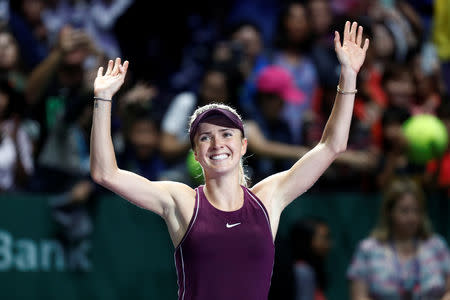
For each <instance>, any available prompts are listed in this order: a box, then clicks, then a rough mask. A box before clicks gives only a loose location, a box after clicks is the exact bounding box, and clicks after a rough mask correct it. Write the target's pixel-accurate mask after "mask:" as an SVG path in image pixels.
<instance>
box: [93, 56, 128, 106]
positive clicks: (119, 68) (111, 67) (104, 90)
mask: <svg viewBox="0 0 450 300" xmlns="http://www.w3.org/2000/svg"><path fill="white" fill-rule="evenodd" d="M127 69H128V61H125V62H124V64H123V65H122V64H121V61H120V58H116V60H115V61H114V62H113V61H112V60H110V61H109V62H108V68H107V69H106V72H105V74H104V75H103V67H100V68H99V69H98V72H97V77H96V78H95V81H94V94H95V95H97V96H101V97H108V98H111V97H112V96H113V95H114V94H115V93H116V92H117V91H118V90H119V88H120V86H121V85H122V84H123V82H124V79H125V75H126V74H127Z"/></svg>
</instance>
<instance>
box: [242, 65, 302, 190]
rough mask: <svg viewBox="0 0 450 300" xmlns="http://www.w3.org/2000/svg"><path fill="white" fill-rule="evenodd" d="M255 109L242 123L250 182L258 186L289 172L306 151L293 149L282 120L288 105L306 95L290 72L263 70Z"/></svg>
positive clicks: (286, 127) (271, 67)
mask: <svg viewBox="0 0 450 300" xmlns="http://www.w3.org/2000/svg"><path fill="white" fill-rule="evenodd" d="M256 84H257V90H258V92H257V94H256V103H255V104H256V108H255V110H254V113H253V114H252V115H251V116H250V118H249V119H248V120H246V122H245V126H246V131H247V136H248V137H249V139H248V140H249V142H248V148H249V151H251V152H252V153H254V154H255V156H252V155H249V156H248V159H247V162H248V165H249V167H250V168H249V169H250V170H251V171H250V172H251V173H252V178H254V180H255V182H259V181H260V180H261V179H262V178H265V177H267V176H268V175H270V174H273V173H277V172H281V171H284V170H287V169H289V167H290V166H292V164H293V163H294V162H295V161H296V160H298V158H299V157H302V156H303V155H304V154H305V153H306V152H307V151H308V150H309V149H308V148H306V147H302V146H295V143H294V138H293V134H292V132H291V131H290V130H289V126H288V125H287V123H286V121H284V120H283V119H282V111H283V108H284V107H285V105H287V104H288V103H300V102H302V101H304V100H305V95H304V93H302V92H301V91H300V90H299V89H298V88H297V87H296V86H295V84H294V80H293V78H292V76H291V74H290V73H289V72H287V71H286V70H285V69H283V68H281V67H279V66H268V67H266V68H264V69H263V70H262V71H261V72H260V74H259V76H258V78H257V80H256Z"/></svg>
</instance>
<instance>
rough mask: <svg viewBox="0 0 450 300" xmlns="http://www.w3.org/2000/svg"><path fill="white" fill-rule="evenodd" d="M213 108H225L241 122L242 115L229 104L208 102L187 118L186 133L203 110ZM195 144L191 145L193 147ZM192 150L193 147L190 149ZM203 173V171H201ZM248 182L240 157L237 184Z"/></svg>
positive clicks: (247, 184)
mask: <svg viewBox="0 0 450 300" xmlns="http://www.w3.org/2000/svg"><path fill="white" fill-rule="evenodd" d="M214 108H221V109H225V110H227V111H230V112H232V113H233V114H234V115H236V116H237V117H238V118H239V120H240V121H241V122H242V117H241V116H240V115H239V114H238V112H237V111H236V110H235V109H234V108H232V107H231V106H228V105H226V104H223V103H210V104H206V105H204V106H200V107H198V108H197V109H196V110H195V111H194V113H193V114H192V115H191V117H190V119H189V126H188V133H190V132H191V126H192V123H193V122H194V121H195V119H196V118H197V117H198V116H199V115H200V114H201V113H203V112H205V111H207V110H210V109H214ZM242 138H245V136H244V135H242ZM194 146H195V145H193V147H194ZM192 150H194V149H192ZM202 172H203V168H202ZM203 175H204V172H203ZM249 183H250V177H249V176H248V175H247V174H246V171H245V169H244V162H243V159H242V158H241V160H240V162H239V184H240V185H243V186H245V187H248V186H249Z"/></svg>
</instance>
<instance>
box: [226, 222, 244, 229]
mask: <svg viewBox="0 0 450 300" xmlns="http://www.w3.org/2000/svg"><path fill="white" fill-rule="evenodd" d="M240 224H241V222H239V223H234V224H228V223H227V228H233V227H235V226H238V225H240Z"/></svg>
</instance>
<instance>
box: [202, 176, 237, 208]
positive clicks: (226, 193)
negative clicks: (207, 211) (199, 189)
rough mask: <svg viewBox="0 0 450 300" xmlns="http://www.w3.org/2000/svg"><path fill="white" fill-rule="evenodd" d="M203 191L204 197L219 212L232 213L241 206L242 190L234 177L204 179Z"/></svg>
mask: <svg viewBox="0 0 450 300" xmlns="http://www.w3.org/2000/svg"><path fill="white" fill-rule="evenodd" d="M205 181H206V184H205V187H204V189H203V191H204V193H205V195H206V197H207V198H208V200H209V201H210V202H212V204H213V205H214V206H216V207H217V208H219V209H221V210H225V211H233V210H237V209H239V208H240V207H241V206H242V201H243V199H244V196H243V190H242V188H241V186H240V184H239V179H238V178H236V176H226V177H225V176H222V177H220V178H219V179H208V178H207V179H206V180H205Z"/></svg>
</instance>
